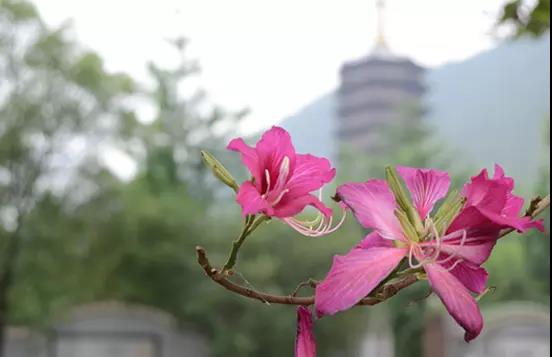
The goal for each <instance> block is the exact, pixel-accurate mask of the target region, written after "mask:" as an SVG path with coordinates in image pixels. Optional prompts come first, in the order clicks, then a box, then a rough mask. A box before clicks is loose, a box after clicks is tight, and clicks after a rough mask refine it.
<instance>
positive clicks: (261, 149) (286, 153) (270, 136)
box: [256, 126, 296, 183]
mask: <svg viewBox="0 0 552 357" xmlns="http://www.w3.org/2000/svg"><path fill="white" fill-rule="evenodd" d="M256 150H257V155H258V157H259V162H260V163H261V167H262V168H263V171H264V170H268V172H269V173H270V177H271V179H272V180H273V183H276V181H277V180H278V176H279V173H280V168H281V166H282V163H283V162H284V159H285V158H286V157H287V158H288V159H289V172H290V173H293V171H294V170H295V161H296V153H295V148H294V147H293V143H292V142H291V137H290V136H289V133H288V132H287V131H285V130H284V129H282V128H280V127H277V126H274V127H272V128H271V129H270V130H268V131H267V132H266V133H264V135H263V137H262V138H261V140H260V141H259V142H258V143H257V146H256Z"/></svg>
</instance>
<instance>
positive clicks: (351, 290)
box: [315, 248, 407, 315]
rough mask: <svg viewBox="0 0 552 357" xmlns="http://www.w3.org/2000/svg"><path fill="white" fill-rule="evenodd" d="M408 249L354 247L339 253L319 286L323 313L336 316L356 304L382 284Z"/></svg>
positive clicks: (317, 299) (318, 301)
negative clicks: (346, 251) (344, 253)
mask: <svg viewBox="0 0 552 357" xmlns="http://www.w3.org/2000/svg"><path fill="white" fill-rule="evenodd" d="M406 253H407V252H406V250H405V249H395V248H372V249H353V250H352V251H351V252H349V253H348V254H347V255H345V256H336V257H335V258H334V262H333V265H332V268H331V270H330V272H329V274H328V276H327V277H326V279H324V281H322V282H321V283H320V284H318V286H317V287H316V295H315V304H316V311H317V313H318V314H319V315H334V314H336V313H337V312H340V311H343V310H347V309H349V308H350V307H352V306H354V305H355V304H356V303H358V302H359V301H360V300H362V299H363V298H364V297H366V296H367V295H368V294H369V293H370V292H372V290H373V289H374V288H375V287H376V286H378V284H379V283H381V282H382V281H383V279H385V278H386V277H387V276H389V274H390V273H391V272H392V271H393V270H394V269H395V268H396V267H397V265H398V264H399V263H400V261H401V260H402V259H403V258H404V257H405V256H406Z"/></svg>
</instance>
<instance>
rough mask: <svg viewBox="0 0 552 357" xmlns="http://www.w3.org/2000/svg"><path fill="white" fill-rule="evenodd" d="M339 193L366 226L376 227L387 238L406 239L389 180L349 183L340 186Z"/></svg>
mask: <svg viewBox="0 0 552 357" xmlns="http://www.w3.org/2000/svg"><path fill="white" fill-rule="evenodd" d="M337 194H338V196H339V197H340V198H341V199H342V200H343V202H344V203H345V204H346V205H347V206H348V207H349V208H350V209H351V210H352V211H353V213H354V214H355V216H356V218H357V219H358V220H359V222H360V224H362V225H363V226H364V227H365V228H369V229H375V230H376V231H377V232H378V233H379V234H380V235H381V236H382V237H383V238H385V239H393V240H405V238H404V234H403V232H402V228H401V225H400V223H399V220H398V219H397V217H396V216H395V210H396V209H397V204H396V202H395V197H394V196H393V193H392V192H391V190H390V189H389V186H388V185H387V182H385V181H383V180H370V181H368V182H366V183H349V184H345V185H342V186H340V187H338V188H337Z"/></svg>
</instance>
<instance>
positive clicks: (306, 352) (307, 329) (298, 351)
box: [295, 306, 316, 357]
mask: <svg viewBox="0 0 552 357" xmlns="http://www.w3.org/2000/svg"><path fill="white" fill-rule="evenodd" d="M312 329H313V323H312V313H311V311H310V309H309V308H307V307H304V306H301V307H299V308H298V309H297V336H296V339H295V357H316V339H315V338H314V333H313V330H312Z"/></svg>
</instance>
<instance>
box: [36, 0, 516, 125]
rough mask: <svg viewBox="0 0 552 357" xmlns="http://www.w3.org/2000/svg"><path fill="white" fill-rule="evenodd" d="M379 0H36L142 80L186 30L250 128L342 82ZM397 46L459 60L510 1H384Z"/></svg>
mask: <svg viewBox="0 0 552 357" xmlns="http://www.w3.org/2000/svg"><path fill="white" fill-rule="evenodd" d="M375 2H376V1H375V0H141V1H138V0H95V1H90V0H35V3H36V4H37V6H38V8H39V10H40V11H41V13H42V15H43V17H44V18H45V20H46V21H47V23H49V24H51V25H59V24H62V23H63V22H64V21H67V20H72V23H73V27H74V29H75V34H76V36H77V38H78V40H79V41H80V42H81V43H82V44H84V45H85V46H86V47H88V48H91V49H93V50H96V51H98V52H99V53H100V54H101V55H102V56H103V57H104V59H105V61H106V65H107V67H108V69H110V70H116V71H121V70H123V71H126V72H129V73H130V74H132V75H134V76H137V77H138V78H145V63H146V62H147V61H148V60H155V61H157V62H160V63H165V64H170V63H173V61H174V60H175V56H174V53H173V52H172V51H171V49H170V47H169V46H168V45H167V44H166V41H165V39H168V38H174V37H176V36H179V35H184V36H186V37H188V38H189V39H190V40H191V45H190V52H191V55H192V56H193V57H194V58H196V59H197V60H199V61H200V63H201V67H202V71H203V73H202V75H201V78H200V83H201V85H202V86H203V87H204V88H205V89H206V90H207V91H208V93H209V95H210V98H211V99H212V100H213V101H215V102H217V103H219V104H221V105H223V106H224V107H226V108H229V109H240V108H242V107H249V108H250V109H251V110H252V113H251V115H250V117H249V121H248V124H247V127H246V130H247V131H252V130H255V129H258V128H261V127H264V126H267V125H270V124H273V123H275V122H277V121H279V120H281V119H283V118H285V117H287V116H289V115H291V114H293V113H294V112H295V111H297V110H298V109H300V108H301V107H302V106H304V105H305V104H308V103H309V102H310V101H311V100H313V99H315V98H316V97H318V96H319V95H321V94H323V93H325V92H328V91H329V90H331V89H332V88H335V86H336V84H337V81H338V70H339V67H340V65H341V64H342V63H343V62H344V61H347V60H350V59H354V58H358V57H361V56H363V55H366V54H367V53H368V52H369V51H370V49H371V47H372V45H373V42H374V37H375V36H376V28H377V25H376V24H377V17H376V14H377V12H376V6H375ZM387 2H388V5H387V12H386V28H387V34H386V36H387V39H388V42H389V44H390V46H391V48H392V50H393V51H394V52H396V53H397V54H401V55H406V56H409V57H411V58H413V59H414V60H415V61H417V62H418V63H420V64H422V65H426V66H438V65H441V64H444V63H447V62H451V61H460V60H463V59H466V58H468V57H470V56H472V55H474V54H476V53H479V52H481V51H484V50H486V49H488V48H490V47H492V46H493V45H495V44H496V33H494V31H493V27H494V26H493V25H494V23H495V21H496V18H497V16H498V14H499V9H500V8H501V5H503V4H504V3H505V2H506V0H387Z"/></svg>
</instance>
